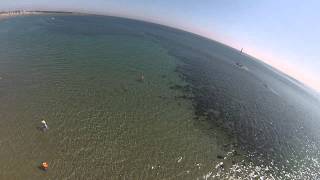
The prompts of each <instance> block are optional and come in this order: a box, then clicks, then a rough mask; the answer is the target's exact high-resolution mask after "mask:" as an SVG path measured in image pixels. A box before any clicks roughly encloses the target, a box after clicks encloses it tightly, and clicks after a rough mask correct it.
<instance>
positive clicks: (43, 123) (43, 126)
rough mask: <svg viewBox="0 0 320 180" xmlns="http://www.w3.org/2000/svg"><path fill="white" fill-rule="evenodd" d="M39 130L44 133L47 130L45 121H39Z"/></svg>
mask: <svg viewBox="0 0 320 180" xmlns="http://www.w3.org/2000/svg"><path fill="white" fill-rule="evenodd" d="M41 124H42V125H41V130H42V131H46V130H48V129H49V127H48V124H47V122H46V121H45V120H42V121H41Z"/></svg>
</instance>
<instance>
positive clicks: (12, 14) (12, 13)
mask: <svg viewBox="0 0 320 180" xmlns="http://www.w3.org/2000/svg"><path fill="white" fill-rule="evenodd" d="M41 14H74V15H81V14H84V13H76V12H69V11H26V10H17V11H2V12H1V11H0V21H1V20H5V19H9V18H12V17H18V16H28V15H41Z"/></svg>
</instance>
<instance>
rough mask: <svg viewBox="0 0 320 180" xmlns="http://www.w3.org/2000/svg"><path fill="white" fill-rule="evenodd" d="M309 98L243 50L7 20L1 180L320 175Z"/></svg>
mask: <svg viewBox="0 0 320 180" xmlns="http://www.w3.org/2000/svg"><path fill="white" fill-rule="evenodd" d="M311 91H312V90H311V89H309V88H308V87H306V86H304V85H303V84H302V83H300V82H298V81H296V80H294V79H292V78H291V77H289V76H287V75H285V74H283V73H281V72H280V71H278V70H276V69H274V68H272V67H271V66H269V65H267V64H265V63H263V62H262V61H260V60H258V59H256V58H254V57H251V56H249V55H247V54H245V53H242V52H240V51H239V50H236V49H233V48H231V47H228V46H226V45H223V44H221V43H219V42H216V41H213V40H209V39H206V38H204V37H201V36H198V35H195V34H192V33H188V32H185V31H182V30H178V29H174V28H170V27H166V26H162V25H159V24H153V23H148V22H142V21H138V20H132V19H125V18H119V17H111V16H99V15H84V14H63V13H47V14H42V15H26V16H18V17H11V18H8V19H3V20H0V179H7V180H10V179H61V180H62V179H241V178H242V179H250V178H251V179H259V178H260V179H261V178H262V179H319V178H320V173H319V168H320V164H319V163H320V161H319V160H320V153H319V144H320V143H319V142H320V141H319V140H320V130H319V128H320V101H319V99H318V98H317V97H316V96H315V95H313V94H312V93H311ZM42 120H45V121H46V122H47V125H48V127H49V128H48V130H45V131H44V130H43V129H41V121H42ZM42 162H47V163H48V165H49V167H48V169H47V170H46V171H44V170H43V169H41V167H40V165H41V163H42Z"/></svg>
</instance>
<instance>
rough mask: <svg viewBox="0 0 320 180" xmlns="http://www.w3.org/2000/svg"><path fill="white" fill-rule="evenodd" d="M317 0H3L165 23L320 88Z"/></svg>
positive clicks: (3, 0)
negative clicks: (235, 49) (225, 45)
mask: <svg viewBox="0 0 320 180" xmlns="http://www.w3.org/2000/svg"><path fill="white" fill-rule="evenodd" d="M319 7H320V1H318V0H305V1H301V0H281V1H279V0H259V1H257V0H68V1H66V0H0V11H1V10H14V9H26V10H66V11H79V12H87V13H96V14H105V15H114V16H120V17H129V18H133V19H141V20H145V21H151V22H155V23H159V24H164V25H168V26H172V27H176V28H179V29H183V30H186V31H191V32H193V33H196V34H199V35H202V36H205V37H208V38H210V39H213V40H217V41H219V42H222V43H224V44H227V45H229V46H231V47H234V48H237V49H241V48H244V51H245V52H246V53H248V54H250V55H252V56H255V57H257V58H258V59H261V60H262V61H264V62H266V63H268V64H270V65H272V66H273V67H275V68H277V69H279V70H281V71H283V72H284V73H286V74H288V75H290V76H292V77H294V78H296V79H298V80H300V81H301V82H303V83H304V84H306V85H308V86H309V87H312V88H313V89H315V90H316V91H318V92H320V45H319V44H318V43H319V42H320V23H319V22H320V11H319V10H318V9H319Z"/></svg>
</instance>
